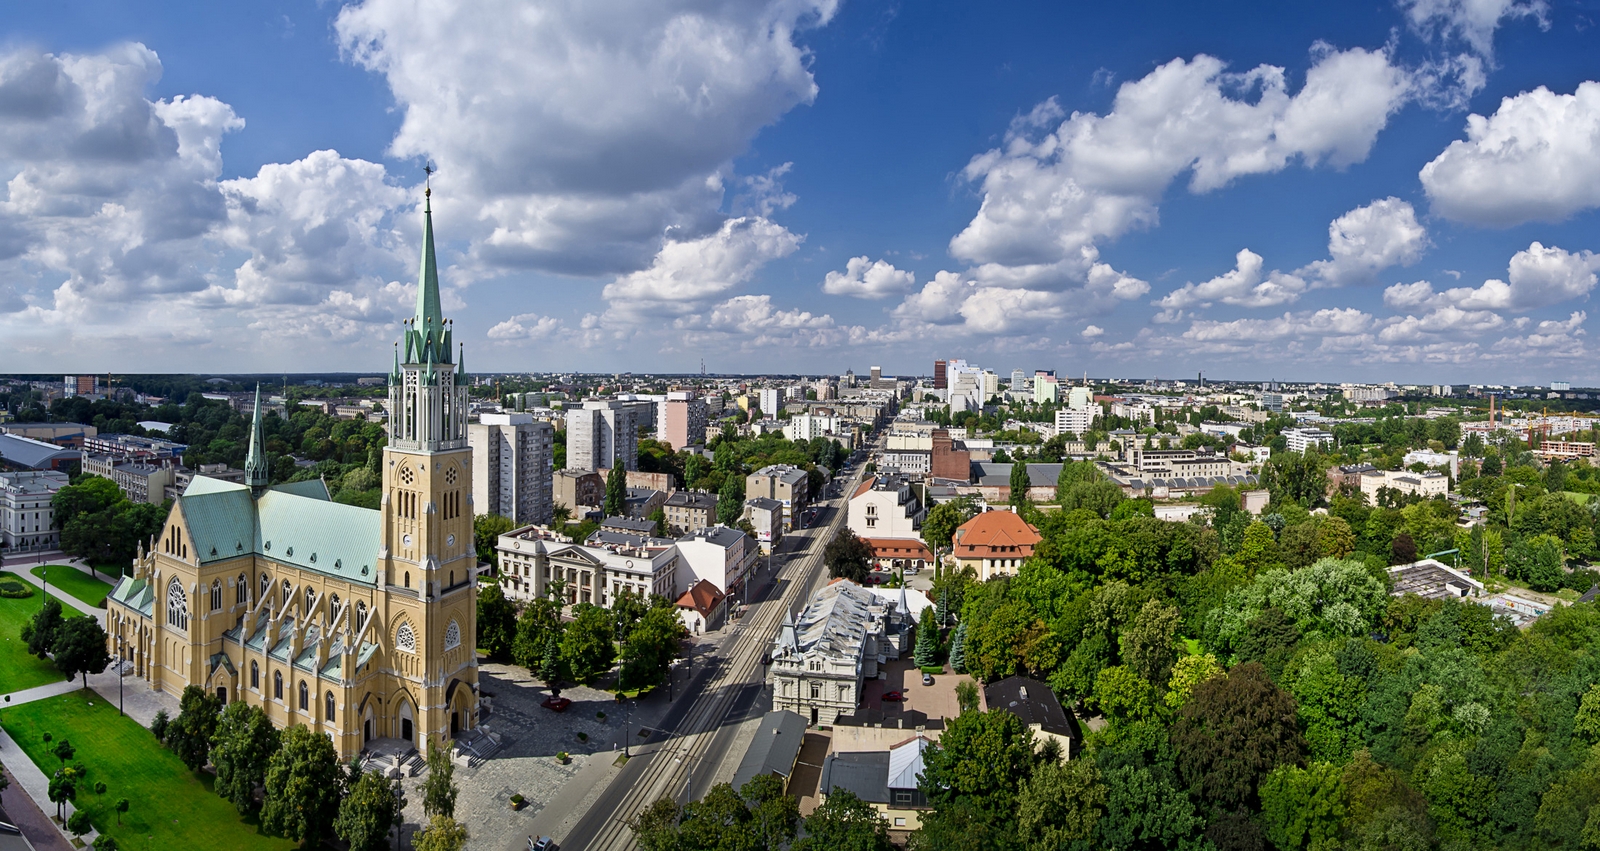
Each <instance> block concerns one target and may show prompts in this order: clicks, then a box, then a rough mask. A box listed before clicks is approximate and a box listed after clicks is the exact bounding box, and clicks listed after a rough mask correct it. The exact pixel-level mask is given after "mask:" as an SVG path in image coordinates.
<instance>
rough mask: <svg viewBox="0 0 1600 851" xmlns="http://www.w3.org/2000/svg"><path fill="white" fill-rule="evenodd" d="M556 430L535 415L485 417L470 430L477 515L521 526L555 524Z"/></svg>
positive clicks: (473, 489)
mask: <svg viewBox="0 0 1600 851" xmlns="http://www.w3.org/2000/svg"><path fill="white" fill-rule="evenodd" d="M555 436H556V430H555V429H554V428H553V427H551V425H550V424H549V423H545V422H537V421H535V420H534V418H533V415H532V414H527V413H508V414H483V415H481V416H479V417H478V422H476V423H470V424H468V425H467V444H468V445H469V446H471V447H472V510H473V512H474V513H476V514H498V515H500V516H501V517H509V518H511V521H512V522H513V523H516V524H517V525H519V526H520V525H525V524H529V523H549V522H550V516H551V515H550V512H551V509H552V502H551V493H550V481H551V476H552V475H553V474H554V472H555V470H554V466H555Z"/></svg>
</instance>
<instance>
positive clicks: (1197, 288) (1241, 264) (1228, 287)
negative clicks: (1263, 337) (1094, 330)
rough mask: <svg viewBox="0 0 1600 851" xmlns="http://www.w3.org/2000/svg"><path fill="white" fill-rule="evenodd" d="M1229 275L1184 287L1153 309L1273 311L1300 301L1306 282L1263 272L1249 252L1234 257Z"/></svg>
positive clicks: (1261, 266) (1276, 272)
mask: <svg viewBox="0 0 1600 851" xmlns="http://www.w3.org/2000/svg"><path fill="white" fill-rule="evenodd" d="M1235 259H1236V262H1235V265H1234V268H1233V270H1232V271H1229V272H1225V273H1223V274H1221V275H1218V276H1217V277H1215V278H1212V279H1211V280H1209V281H1205V282H1203V283H1199V284H1195V283H1189V284H1184V285H1183V286H1182V287H1180V288H1179V289H1176V290H1173V291H1172V292H1170V293H1168V294H1166V295H1165V296H1163V297H1162V298H1160V299H1159V300H1157V301H1156V306H1157V307H1161V308H1163V309H1165V310H1169V311H1176V310H1183V309H1185V308H1192V307H1210V306H1211V305H1212V304H1213V303H1215V302H1221V303H1223V304H1232V305H1237V306H1239V307H1276V306H1278V305H1281V304H1287V303H1289V302H1292V301H1295V300H1296V299H1298V298H1300V293H1302V292H1304V291H1305V288H1306V283H1305V281H1303V280H1301V279H1300V278H1297V277H1295V276H1293V275H1286V274H1284V273H1282V272H1279V271H1277V270H1276V269H1274V270H1273V271H1271V272H1264V271H1263V265H1264V261H1263V260H1262V258H1261V255H1259V254H1257V253H1255V252H1254V251H1251V250H1250V249H1248V248H1245V249H1241V250H1240V251H1239V253H1238V255H1237V256H1236V258H1235Z"/></svg>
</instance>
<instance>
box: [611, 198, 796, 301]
mask: <svg viewBox="0 0 1600 851" xmlns="http://www.w3.org/2000/svg"><path fill="white" fill-rule="evenodd" d="M804 239H805V237H803V236H799V235H797V234H793V233H790V232H789V231H788V230H786V229H785V228H784V227H783V226H781V225H778V224H776V223H774V222H772V221H770V220H768V219H763V218H745V217H741V218H737V219H728V220H727V221H725V222H723V223H722V226H721V227H720V228H718V229H716V230H715V231H712V232H711V233H709V234H707V235H705V236H702V237H699V238H696V239H688V240H682V241H677V240H673V241H669V242H667V244H665V245H663V246H662V247H661V249H660V250H659V251H657V252H656V257H655V260H654V261H653V262H652V263H651V264H650V265H649V267H647V268H645V269H641V270H639V271H637V272H631V273H629V274H626V275H621V276H618V277H617V279H616V280H614V281H612V282H611V283H609V284H607V285H606V287H605V291H604V295H605V298H606V300H607V301H608V302H610V304H611V307H610V310H609V311H608V312H607V315H608V316H610V317H612V318H615V319H632V320H648V321H657V320H659V318H660V317H661V316H662V315H663V314H665V315H683V314H688V313H692V312H694V311H696V310H699V309H702V308H703V307H704V305H705V304H706V303H707V302H708V301H710V300H712V299H716V298H720V297H722V296H724V295H726V294H727V293H728V292H729V291H730V290H732V289H734V288H735V287H737V286H739V285H741V284H744V283H745V282H747V281H749V280H750V278H751V277H752V276H754V275H755V273H756V271H757V270H759V269H760V268H761V267H762V266H763V265H765V264H767V263H768V262H771V261H772V260H776V259H778V258H780V257H786V256H788V255H790V254H792V253H794V250H795V249H796V248H798V247H799V246H800V242H801V241H802V240H804Z"/></svg>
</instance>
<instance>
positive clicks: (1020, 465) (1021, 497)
mask: <svg viewBox="0 0 1600 851" xmlns="http://www.w3.org/2000/svg"><path fill="white" fill-rule="evenodd" d="M1010 484H1011V507H1012V508H1014V509H1015V510H1016V511H1017V512H1018V513H1021V511H1022V510H1023V509H1024V508H1026V507H1027V506H1029V505H1031V504H1032V502H1031V501H1030V500H1029V499H1028V485H1029V481H1028V464H1027V462H1026V461H1021V460H1017V461H1013V462H1012V464H1011V482H1010Z"/></svg>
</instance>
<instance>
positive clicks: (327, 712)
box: [322, 691, 333, 721]
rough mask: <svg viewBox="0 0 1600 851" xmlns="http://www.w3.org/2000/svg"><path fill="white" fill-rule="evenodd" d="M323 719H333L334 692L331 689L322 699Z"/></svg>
mask: <svg viewBox="0 0 1600 851" xmlns="http://www.w3.org/2000/svg"><path fill="white" fill-rule="evenodd" d="M322 720H324V721H332V720H333V692H331V691H330V692H328V694H327V696H326V697H324V698H323V699H322Z"/></svg>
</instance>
